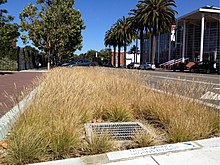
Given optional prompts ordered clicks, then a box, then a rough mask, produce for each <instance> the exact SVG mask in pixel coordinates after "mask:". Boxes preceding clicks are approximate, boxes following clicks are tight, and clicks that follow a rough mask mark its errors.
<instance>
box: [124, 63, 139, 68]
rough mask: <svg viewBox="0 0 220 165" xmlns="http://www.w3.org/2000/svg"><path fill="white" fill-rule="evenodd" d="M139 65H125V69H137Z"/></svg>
mask: <svg viewBox="0 0 220 165" xmlns="http://www.w3.org/2000/svg"><path fill="white" fill-rule="evenodd" d="M139 66H140V64H139V63H136V62H131V63H130V64H128V65H127V68H128V69H135V68H136V69H137V68H139Z"/></svg>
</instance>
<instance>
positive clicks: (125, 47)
mask: <svg viewBox="0 0 220 165" xmlns="http://www.w3.org/2000/svg"><path fill="white" fill-rule="evenodd" d="M126 51H127V46H126V44H125V45H124V67H126Z"/></svg>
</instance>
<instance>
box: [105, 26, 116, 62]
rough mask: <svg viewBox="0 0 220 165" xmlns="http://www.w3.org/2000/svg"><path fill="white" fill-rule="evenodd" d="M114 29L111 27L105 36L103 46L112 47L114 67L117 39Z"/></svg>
mask: <svg viewBox="0 0 220 165" xmlns="http://www.w3.org/2000/svg"><path fill="white" fill-rule="evenodd" d="M115 30H116V29H115V27H114V26H112V27H111V28H110V29H109V30H108V31H107V32H106V34H105V39H104V42H105V46H113V49H114V55H113V65H114V66H116V58H115V57H116V48H117V45H118V44H117V38H116V35H115Z"/></svg>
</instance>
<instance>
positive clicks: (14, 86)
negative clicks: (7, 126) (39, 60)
mask: <svg viewBox="0 0 220 165" xmlns="http://www.w3.org/2000/svg"><path fill="white" fill-rule="evenodd" d="M41 74H42V73H41V72H34V71H32V72H1V71H0V117H2V116H3V115H4V114H5V113H7V112H8V110H10V109H11V108H12V107H13V106H14V103H13V102H12V100H10V99H9V97H8V96H10V97H15V96H16V95H17V94H18V93H20V92H21V91H23V90H24V89H25V88H28V87H32V86H33V83H32V82H33V81H34V79H36V78H37V77H38V76H40V75H41ZM6 93H7V94H6ZM6 95H7V96H6Z"/></svg>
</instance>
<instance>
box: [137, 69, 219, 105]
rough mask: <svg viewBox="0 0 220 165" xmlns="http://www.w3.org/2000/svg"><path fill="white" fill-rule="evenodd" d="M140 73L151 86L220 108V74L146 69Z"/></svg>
mask: <svg viewBox="0 0 220 165" xmlns="http://www.w3.org/2000/svg"><path fill="white" fill-rule="evenodd" d="M140 74H141V75H143V77H145V80H146V82H147V84H148V85H150V86H151V88H154V89H156V90H160V91H169V90H171V91H174V92H175V93H176V94H178V95H182V96H185V97H188V98H193V99H197V100H200V101H202V102H205V103H208V104H212V105H214V106H215V107H218V108H219V109H220V75H217V74H198V73H189V72H173V71H164V70H156V71H146V70H141V71H140Z"/></svg>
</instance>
